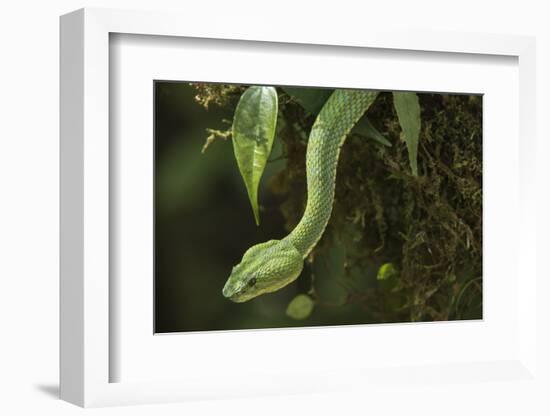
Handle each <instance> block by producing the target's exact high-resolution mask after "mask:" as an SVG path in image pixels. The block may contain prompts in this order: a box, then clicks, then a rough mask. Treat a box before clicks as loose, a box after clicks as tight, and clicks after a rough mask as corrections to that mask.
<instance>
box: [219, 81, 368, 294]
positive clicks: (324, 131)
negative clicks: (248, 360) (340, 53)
mask: <svg viewBox="0 0 550 416" xmlns="http://www.w3.org/2000/svg"><path fill="white" fill-rule="evenodd" d="M377 95H378V92H375V91H361V90H343V89H342V90H335V91H334V92H333V93H332V94H331V96H330V97H329V98H328V100H327V102H326V103H325V104H324V105H323V108H322V109H321V111H320V112H319V114H318V116H317V118H316V119H315V122H314V124H313V127H312V129H311V133H310V135H309V140H308V145H307V151H306V174H307V196H308V198H307V204H306V209H305V212H304V214H303V216H302V219H301V220H300V222H299V223H298V225H297V226H296V227H295V228H294V230H293V231H292V232H291V233H290V234H288V235H287V236H286V237H284V238H283V239H281V240H270V241H267V242H265V243H261V244H257V245H254V246H252V247H251V248H249V249H248V250H247V251H246V252H245V253H244V255H243V258H242V261H241V262H240V263H239V264H238V265H237V266H235V267H233V269H232V271H231V275H230V276H229V279H228V280H227V282H226V284H225V286H224V288H223V295H224V296H225V297H226V298H229V299H230V300H232V301H234V302H246V301H247V300H250V299H253V298H255V297H257V296H259V295H262V294H264V293H270V292H275V291H277V290H279V289H281V288H282V287H284V286H286V285H288V284H289V283H291V282H292V281H294V280H295V279H296V278H297V277H298V276H299V275H300V273H301V272H302V267H303V263H304V259H305V258H306V257H307V256H308V255H309V253H310V252H311V250H313V248H314V247H315V245H316V244H317V242H318V241H319V240H320V238H321V236H322V235H323V232H324V231H325V228H326V226H327V224H328V221H329V218H330V214H331V212H332V205H333V202H334V188H335V182H336V168H337V165H338V157H339V155H340V148H341V147H342V145H343V144H344V141H345V140H346V137H347V135H348V133H349V132H350V131H351V129H352V128H353V126H355V124H356V123H357V121H359V119H360V118H361V117H362V116H363V114H364V113H365V112H366V111H367V109H368V108H369V107H370V105H371V104H372V103H373V102H374V100H375V99H376V97H377Z"/></svg>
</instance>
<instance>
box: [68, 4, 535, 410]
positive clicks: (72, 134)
mask: <svg viewBox="0 0 550 416" xmlns="http://www.w3.org/2000/svg"><path fill="white" fill-rule="evenodd" d="M182 21H185V24H182ZM245 29H246V28H245ZM243 33H246V35H241V34H235V32H233V31H232V29H231V27H230V25H229V23H227V22H226V23H221V24H220V25H216V27H215V28H213V29H208V31H207V32H205V29H204V27H201V26H200V25H198V24H194V22H192V21H189V20H187V19H185V18H184V17H182V16H177V15H170V14H163V13H145V12H130V11H115V10H105V9H101V10H100V9H83V10H79V11H76V12H73V13H71V14H68V15H65V16H63V17H62V18H61V256H62V257H61V397H62V398H63V399H65V400H67V401H69V402H72V403H75V404H78V405H80V406H106V405H118V404H138V403H157V402H167V401H184V400H193V399H205V398H231V397H253V396H261V395H271V394H288V393H290V394H297V393H312V392H313V393H319V392H325V391H357V392H358V394H361V392H362V390H368V391H370V392H376V391H377V389H380V390H383V389H384V388H385V387H384V386H386V387H387V386H388V385H391V386H393V387H395V388H407V386H409V387H410V386H412V385H414V386H418V385H421V386H429V385H430V384H432V385H433V383H438V384H442V385H445V384H450V383H456V382H459V383H467V384H469V385H475V386H477V387H479V388H480V389H487V392H488V394H489V395H490V394H491V393H490V392H491V390H490V389H491V388H493V387H491V386H492V385H494V384H498V383H502V382H506V383H509V384H510V385H515V384H514V383H517V384H518V386H519V385H520V384H521V386H523V387H524V388H527V387H525V386H529V385H530V386H537V383H539V378H537V362H536V360H535V358H536V357H535V350H536V347H537V337H536V302H535V301H534V299H535V298H536V271H535V270H534V267H535V266H534V264H535V261H534V257H533V256H534V255H535V254H534V253H535V251H536V250H535V247H536V246H535V244H536V243H535V240H536V239H535V229H536V224H535V218H534V217H533V216H532V215H531V214H530V212H533V211H535V207H534V199H533V195H534V192H535V191H534V189H533V174H534V160H535V154H534V150H533V147H532V146H531V145H532V144H533V143H534V141H535V133H534V130H533V129H534V127H533V126H534V124H535V123H534V120H533V118H534V114H535V111H534V109H535V98H534V97H535V77H534V70H535V48H534V40H533V39H531V38H526V37H516V36H506V35H502V36H501V35H499V36H496V35H483V34H464V33H460V34H453V33H438V34H437V35H436V36H434V34H433V33H427V32H426V33H423V32H408V33H386V32H380V31H377V30H375V29H372V30H370V31H369V30H368V29H366V30H365V31H364V32H362V33H360V34H357V33H354V34H351V33H349V32H343V33H341V34H338V35H331V36H330V37H329V38H327V37H326V35H325V34H324V33H323V32H322V31H321V30H319V31H315V30H312V31H310V32H308V35H307V38H305V37H304V36H306V35H303V34H301V33H299V32H297V31H294V30H289V31H285V33H280V32H279V31H277V29H276V27H275V26H271V25H269V24H268V25H265V26H264V27H263V28H262V29H258V27H251V28H250V31H246V30H244V31H243ZM504 225H505V226H504ZM504 233H505V235H506V238H503V234H504ZM503 259H505V261H503ZM520 277H521V278H520ZM396 380H399V382H398V383H397V382H396ZM493 392H494V390H493ZM372 394H375V393H372Z"/></svg>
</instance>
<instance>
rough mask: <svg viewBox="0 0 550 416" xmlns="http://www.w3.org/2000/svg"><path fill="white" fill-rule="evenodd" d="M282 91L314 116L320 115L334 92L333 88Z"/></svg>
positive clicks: (294, 88)
mask: <svg viewBox="0 0 550 416" xmlns="http://www.w3.org/2000/svg"><path fill="white" fill-rule="evenodd" d="M282 89H283V91H284V92H286V93H287V94H288V95H290V96H291V97H294V99H295V100H296V101H298V104H300V105H301V106H302V107H303V108H304V110H306V111H307V112H308V113H310V114H312V115H314V116H316V115H317V114H319V111H321V108H323V106H324V105H325V103H326V102H327V100H328V97H330V96H331V94H332V93H333V92H334V90H333V89H331V88H304V87H282Z"/></svg>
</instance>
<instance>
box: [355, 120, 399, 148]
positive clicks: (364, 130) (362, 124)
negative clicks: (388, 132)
mask: <svg viewBox="0 0 550 416" xmlns="http://www.w3.org/2000/svg"><path fill="white" fill-rule="evenodd" d="M352 133H358V134H361V135H363V136H366V137H368V138H369V139H373V140H374V141H376V142H378V143H380V144H382V145H384V146H388V147H391V143H390V142H389V140H388V139H386V138H385V137H384V136H383V135H382V133H380V132H379V131H378V129H377V128H376V127H374V126H373V125H372V123H371V122H370V121H369V119H368V118H367V117H366V116H363V117H362V118H361V119H360V120H359V121H358V122H357V124H356V125H355V127H354V128H353V130H352Z"/></svg>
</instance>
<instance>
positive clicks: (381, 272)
mask: <svg viewBox="0 0 550 416" xmlns="http://www.w3.org/2000/svg"><path fill="white" fill-rule="evenodd" d="M396 274H397V269H396V268H395V266H394V265H393V264H392V263H384V264H383V265H382V266H380V268H379V269H378V274H377V275H376V279H377V280H388V279H391V278H392V277H393V276H395V275H396Z"/></svg>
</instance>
